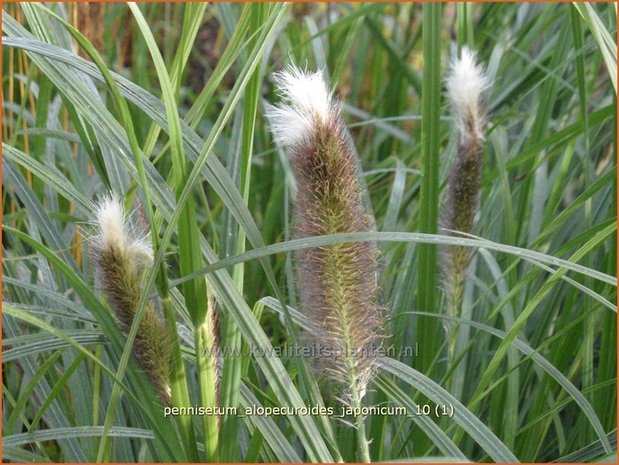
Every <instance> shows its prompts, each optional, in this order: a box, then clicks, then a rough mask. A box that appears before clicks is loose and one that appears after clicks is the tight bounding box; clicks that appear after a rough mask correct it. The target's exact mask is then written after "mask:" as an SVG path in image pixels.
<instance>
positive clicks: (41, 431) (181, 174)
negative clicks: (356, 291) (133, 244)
mask: <svg viewBox="0 0 619 465" xmlns="http://www.w3.org/2000/svg"><path fill="white" fill-rule="evenodd" d="M86 14H87V13H86V12H84V11H80V10H79V9H78V8H77V7H76V6H74V5H69V4H58V3H49V4H45V5H42V4H27V3H22V4H8V5H4V6H3V20H2V21H3V23H2V26H3V38H2V42H3V58H2V60H3V61H2V66H3V73H2V79H3V96H4V99H3V124H2V126H3V133H2V136H3V145H2V170H3V178H2V179H3V191H2V200H3V210H2V211H3V357H2V358H3V372H2V375H3V376H2V379H3V406H4V408H3V459H4V460H7V461H19V462H26V461H71V462H78V461H95V460H109V461H118V462H134V461H192V460H205V459H211V460H212V459H216V458H217V459H219V460H222V461H248V462H253V461H274V462H276V461H289V462H295V461H334V460H340V459H341V460H345V461H355V460H357V459H358V456H357V451H356V450H355V448H354V444H355V441H354V435H355V431H354V429H353V428H351V427H350V425H349V424H347V423H344V422H341V421H338V420H336V419H332V418H328V417H312V416H290V417H275V416H274V417H257V416H254V417H246V418H235V417H226V418H224V419H223V420H222V423H221V430H220V437H219V445H217V444H213V443H212V442H210V443H209V441H212V438H210V437H209V435H208V434H205V431H206V430H205V428H207V429H208V427H209V423H208V422H209V420H208V419H206V418H200V417H194V418H191V417H184V418H182V419H174V418H172V417H168V418H164V416H163V415H162V412H161V410H162V409H161V405H160V404H159V403H158V401H157V399H156V397H155V395H154V393H153V390H152V387H151V386H150V385H149V384H148V381H147V377H146V376H145V375H144V373H142V372H141V371H140V369H139V368H138V366H137V365H136V364H135V363H134V361H133V359H132V357H131V353H132V352H131V351H132V344H133V338H134V337H135V332H136V331H137V324H136V325H134V327H133V328H132V333H130V335H129V338H127V337H126V335H124V334H123V333H121V332H120V330H119V329H118V325H117V324H116V322H115V321H114V318H113V316H112V313H111V312H110V310H109V308H108V307H107V304H106V303H105V301H104V300H103V299H100V297H99V293H98V291H97V288H96V284H95V283H94V282H93V269H92V264H91V263H90V260H89V258H88V253H87V250H88V244H87V242H86V241H85V236H87V234H88V231H89V227H88V222H89V221H91V220H92V215H93V211H94V201H95V200H96V199H97V198H100V197H101V196H102V195H103V194H104V193H105V192H107V191H109V190H113V191H115V192H117V193H119V194H122V195H123V198H124V199H125V201H126V205H127V206H128V207H130V208H133V207H136V206H137V207H139V208H141V209H142V211H144V212H145V215H146V216H147V218H148V221H149V224H150V225H151V230H152V233H151V237H152V238H153V239H154V242H155V252H156V257H155V265H154V266H153V269H152V270H151V271H149V272H148V273H147V275H146V276H145V283H146V285H147V286H148V288H149V289H150V293H149V294H148V295H146V297H148V296H149V295H151V293H155V292H156V293H158V294H159V296H160V297H162V298H163V302H164V306H165V309H164V310H166V311H168V312H169V313H168V316H170V315H172V316H173V318H175V319H176V322H177V329H178V343H177V344H176V345H175V347H174V350H176V351H177V352H178V353H182V356H183V360H184V371H185V373H184V376H183V377H182V380H181V381H179V383H178V385H177V386H176V388H177V389H178V391H177V392H178V395H179V396H181V397H182V396H183V395H184V396H186V398H185V400H186V404H187V405H196V404H199V403H200V399H201V398H202V399H203V398H204V397H203V396H204V395H208V392H209V391H208V388H209V386H208V382H207V381H206V378H204V377H203V376H202V374H200V373H199V372H198V371H197V369H196V366H197V365H196V362H198V366H199V362H200V357H198V359H196V351H195V348H196V347H199V344H200V342H199V341H196V340H195V339H194V335H195V334H196V331H195V328H197V327H199V325H200V322H201V321H202V320H201V319H202V318H203V316H204V312H205V305H206V299H205V297H204V296H205V281H204V279H203V277H204V276H206V277H207V279H208V281H209V287H210V288H212V293H214V294H215V295H216V296H217V302H218V303H217V307H218V313H219V344H220V346H221V347H224V348H229V349H235V348H236V349H248V348H252V349H260V350H263V351H265V352H266V353H268V352H269V350H271V352H272V349H273V348H274V347H282V346H283V345H284V344H286V343H291V342H294V341H295V340H297V338H298V336H299V332H300V330H301V328H303V326H304V315H303V311H302V309H296V310H295V304H296V301H295V287H294V280H293V255H294V254H293V252H294V251H295V250H298V249H299V248H301V247H307V246H319V245H326V244H331V243H337V242H342V241H349V240H376V241H378V242H379V245H380V247H381V250H382V257H381V263H382V273H381V289H382V303H383V304H384V306H385V308H386V309H387V317H388V319H387V321H386V332H387V334H389V338H388V340H387V341H386V344H387V345H388V346H391V345H393V348H394V353H395V355H396V356H394V357H389V358H384V359H381V361H380V370H379V373H378V374H377V376H376V379H375V382H374V383H373V385H372V392H371V393H369V394H368V397H367V398H366V404H368V405H369V404H381V405H383V404H384V405H402V406H405V407H407V408H408V411H409V412H410V413H414V412H415V411H416V406H417V405H425V404H429V405H431V406H432V411H434V406H435V405H437V404H439V405H450V406H453V407H454V416H453V418H448V417H440V418H437V417H435V416H434V415H430V416H423V415H422V416H415V415H411V416H410V417H402V416H395V417H389V416H369V417H368V418H367V419H366V432H367V436H368V438H369V439H370V440H371V444H370V453H371V457H372V459H373V460H375V461H379V460H402V459H406V460H409V461H411V460H423V459H427V458H428V457H431V458H433V460H436V461H440V460H462V459H469V460H474V461H516V460H520V461H527V462H549V461H580V462H587V461H596V460H600V459H609V458H613V456H614V454H615V453H616V452H615V451H616V317H617V314H616V303H615V302H616V279H615V277H614V276H615V275H616V199H617V196H616V128H617V124H616V123H617V122H616V88H617V87H616V68H617V65H616V55H617V52H616V15H617V10H616V4H609V3H606V4H600V3H596V4H587V3H578V4H566V3H562V4H559V3H544V4H533V3H511V4H507V3H496V4H493V3H487V4H466V3H458V4H455V3H449V4H437V5H428V4H425V5H421V4H415V3H407V4H391V3H381V4H378V3H376V4H374V3H354V4H346V3H337V4H335V3H333V4H326V3H320V4H309V3H308V4H290V5H288V4H268V3H265V4H229V3H213V4H208V5H207V4H172V3H160V4H139V5H138V6H135V5H133V6H131V8H130V7H129V6H128V5H126V4H109V5H106V6H105V8H103V10H102V13H101V15H102V16H101V17H100V19H101V20H102V23H101V25H100V27H99V28H92V27H86V26H84V24H88V22H83V21H81V20H80V18H81V16H80V15H86ZM88 14H94V13H92V12H91V13H88ZM63 21H64V22H63ZM71 24H73V25H74V26H77V28H75V29H73V28H72V26H71ZM92 24H95V23H92ZM97 24H98V23H97ZM101 33H102V35H101ZM91 41H92V43H93V44H95V46H94V47H93V46H92V45H90V42H91ZM77 43H79V44H81V46H80V50H81V52H80V54H81V56H80V55H78V54H77V53H76V50H77V45H76V44H77ZM462 46H469V47H470V48H472V49H473V50H475V51H477V52H478V56H479V59H480V61H481V62H482V63H483V64H484V65H485V66H486V67H487V70H488V75H489V77H490V79H491V81H492V85H491V87H490V88H489V90H488V92H487V93H486V101H485V108H486V111H487V115H488V124H487V129H486V143H485V152H484V161H485V167H484V175H483V187H482V195H481V198H482V201H481V207H480V211H479V220H478V223H477V226H476V230H475V237H472V238H470V239H454V238H451V237H448V236H444V235H441V234H440V231H439V230H438V225H437V217H438V214H439V211H440V205H441V192H442V190H443V187H444V183H445V179H446V172H447V169H448V167H449V161H450V158H451V157H452V155H453V154H454V152H455V144H456V137H455V135H454V133H453V127H452V125H451V124H450V115H449V109H448V106H447V104H446V102H445V98H444V96H443V92H442V90H443V84H442V83H443V79H444V74H445V72H446V70H447V65H448V61H449V57H450V56H454V55H455V53H456V51H457V50H458V49H459V48H461V47H462ZM97 47H98V54H96V53H95V50H96V49H97ZM82 57H86V58H82ZM95 58H96V59H95ZM291 62H295V63H297V64H300V65H301V66H305V67H307V69H316V68H321V69H323V70H324V72H325V74H326V76H327V77H328V80H329V82H330V84H331V86H332V87H333V88H334V89H335V93H336V95H337V97H338V98H339V99H340V100H341V101H342V102H343V114H344V118H345V119H346V121H347V124H348V128H349V130H350V134H351V137H352V140H353V141H354V144H355V146H356V148H357V150H358V153H359V158H360V163H361V175H362V176H361V179H362V181H363V183H364V184H365V185H366V187H367V196H366V199H365V201H366V203H367V207H368V210H369V211H371V212H372V213H373V215H374V218H375V221H376V229H377V232H376V233H371V234H357V235H354V234H351V235H339V236H327V237H319V238H314V239H311V240H304V241H294V240H291V230H292V224H293V223H292V221H293V211H294V189H295V182H294V178H293V175H292V172H291V169H290V165H289V163H288V160H287V156H286V154H285V153H282V152H280V151H279V150H278V149H277V148H276V147H275V145H274V143H273V141H272V139H271V136H270V134H269V131H268V126H267V124H266V121H265V118H264V105H265V104H266V103H268V102H275V101H276V100H277V96H276V95H275V93H274V87H273V81H272V79H271V74H272V72H274V71H277V70H279V69H281V68H283V67H285V66H286V65H287V64H289V63H291ZM424 95H425V97H424ZM453 243H462V244H465V245H469V246H471V247H472V248H474V250H476V255H475V259H474V262H473V267H472V272H471V274H470V276H469V279H468V280H467V285H466V289H465V298H464V301H465V302H464V307H463V313H462V317H461V319H460V320H458V321H460V328H461V329H460V338H459V341H458V354H459V357H458V358H457V359H456V360H455V361H454V362H453V363H449V364H448V363H446V340H445V332H444V329H443V321H444V320H445V314H444V312H443V310H442V308H443V302H442V295H441V291H440V277H439V276H438V274H437V267H438V263H437V255H436V250H437V244H453ZM196 250H200V253H196ZM205 267H206V268H205ZM187 276H190V278H187ZM181 278H183V279H181ZM146 297H145V298H146ZM166 299H167V300H166ZM282 302H284V303H286V304H287V305H289V306H290V307H289V308H287V309H286V311H284V310H282V305H281V303H282ZM142 307H143V304H142ZM196 344H198V345H196ZM417 346H418V347H419V356H416V355H413V356H398V354H400V353H401V349H402V348H406V347H417ZM221 363H222V364H223V366H222V372H221V373H222V378H221V380H220V384H219V390H218V393H219V402H220V403H221V405H233V406H236V405H243V406H248V405H252V404H260V405H263V406H302V405H315V404H320V403H325V404H326V405H337V404H336V403H335V401H334V400H333V397H332V396H331V395H330V394H331V393H330V386H329V383H328V382H325V381H324V380H322V379H320V377H318V379H316V377H314V376H313V375H312V374H311V373H310V371H309V367H308V366H307V364H306V363H300V362H299V361H298V360H291V359H287V358H281V359H280V358H278V357H276V356H273V355H271V356H266V357H255V358H254V357H251V356H249V355H245V356H244V357H241V358H239V357H228V358H226V359H225V360H222V361H221ZM177 368H178V369H179V370H180V368H181V367H177ZM178 373H180V371H179V372H178ZM211 387H212V386H211ZM201 395H202V397H201ZM211 421H212V419H211Z"/></svg>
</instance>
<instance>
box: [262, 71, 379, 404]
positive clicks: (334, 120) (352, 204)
mask: <svg viewBox="0 0 619 465" xmlns="http://www.w3.org/2000/svg"><path fill="white" fill-rule="evenodd" d="M276 81H277V84H278V87H279V91H280V94H281V96H282V98H283V100H284V101H285V104H284V105H281V106H279V107H270V108H269V110H268V113H267V116H268V117H269V119H270V122H271V128H272V131H273V134H274V136H275V139H276V141H277V142H278V143H279V144H280V145H282V146H284V147H286V148H288V150H289V152H290V154H291V157H292V165H293V168H294V173H295V177H296V181H297V189H298V190H297V198H296V229H295V236H296V237H297V238H304V237H312V236H322V235H328V234H336V233H350V232H366V231H370V221H369V217H368V214H367V212H366V211H365V209H364V208H363V205H362V203H361V194H362V191H361V187H360V185H359V181H358V177H357V160H356V158H355V154H354V152H353V150H352V147H351V142H350V140H349V139H348V138H347V135H346V131H345V126H344V122H343V121H342V118H341V115H340V108H339V106H338V105H337V104H335V103H334V102H333V100H332V97H331V95H330V94H329V91H328V89H327V86H326V84H325V82H324V79H323V77H322V73H320V72H316V73H307V72H304V71H301V70H299V69H297V68H289V69H288V70H286V71H283V72H281V73H279V74H277V75H276ZM377 256H378V250H377V247H376V244H375V243H372V242H357V243H345V244H337V245H330V246H325V247H316V248H311V249H305V250H301V251H299V252H297V254H296V278H297V288H298V291H299V301H300V309H301V311H302V312H304V313H305V314H306V316H307V317H308V320H309V321H310V325H311V328H312V331H311V338H312V339H311V341H310V342H311V343H312V344H313V346H314V347H315V348H316V349H317V351H318V355H319V356H322V357H321V360H320V361H321V362H324V363H323V365H324V367H323V368H324V371H325V373H326V374H327V375H328V376H329V377H330V378H331V379H333V380H335V381H337V382H338V383H341V385H342V386H343V388H344V392H343V400H344V402H347V403H350V404H358V403H360V401H361V399H362V398H363V396H364V394H365V391H366V387H367V384H368V382H369V380H370V378H371V376H372V372H373V370H374V360H375V357H374V354H373V351H374V350H375V349H376V348H377V347H378V346H379V344H380V341H381V337H380V332H381V329H382V314H381V309H380V308H379V306H378V305H377V303H376V302H377V294H378V285H377Z"/></svg>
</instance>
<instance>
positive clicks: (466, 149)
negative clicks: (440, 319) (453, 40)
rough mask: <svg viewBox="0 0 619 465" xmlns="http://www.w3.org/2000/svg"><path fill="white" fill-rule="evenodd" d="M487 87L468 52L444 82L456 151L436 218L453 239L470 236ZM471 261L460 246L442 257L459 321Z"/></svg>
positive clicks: (451, 342)
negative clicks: (443, 198) (456, 144)
mask: <svg viewBox="0 0 619 465" xmlns="http://www.w3.org/2000/svg"><path fill="white" fill-rule="evenodd" d="M487 86H488V80H487V77H486V75H485V74H484V71H483V69H482V68H481V67H480V66H478V65H476V63H475V55H474V54H473V53H472V52H470V51H469V50H468V49H466V48H465V49H463V50H462V57H461V58H460V59H458V60H455V61H454V62H453V63H452V66H451V72H450V74H449V75H448V77H447V93H448V96H449V100H450V102H451V106H452V111H453V115H454V120H455V123H456V127H457V130H458V135H459V140H458V151H457V154H456V159H455V160H454V163H453V165H452V167H451V170H450V172H449V183H448V187H447V196H446V199H445V202H444V204H443V211H442V213H441V223H442V227H443V228H444V229H445V230H446V233H447V234H449V235H452V236H455V235H457V233H458V232H463V233H471V232H472V230H473V226H474V225H475V214H476V213H477V208H478V204H479V193H480V189H481V176H482V167H483V160H482V155H483V146H482V144H483V140H484V137H483V124H484V121H483V117H482V114H481V111H480V98H481V93H482V92H483V90H484V89H485V88H486V87H487ZM470 261H471V252H470V250H469V249H468V248H467V247H463V246H447V247H444V248H443V250H442V252H441V268H442V275H443V288H444V291H445V296H446V299H447V308H448V313H449V314H450V315H451V316H459V314H460V306H461V301H462V292H463V289H464V279H465V277H466V273H467V269H468V266H469V263H470ZM447 329H448V333H450V334H449V338H448V339H449V353H450V358H451V357H452V356H453V355H454V354H453V352H454V350H455V338H456V335H455V333H454V327H453V324H448V325H447Z"/></svg>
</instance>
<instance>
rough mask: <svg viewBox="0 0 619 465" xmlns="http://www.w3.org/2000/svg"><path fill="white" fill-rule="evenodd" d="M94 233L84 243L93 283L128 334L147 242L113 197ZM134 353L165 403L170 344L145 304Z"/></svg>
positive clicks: (147, 257)
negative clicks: (89, 257)
mask: <svg viewBox="0 0 619 465" xmlns="http://www.w3.org/2000/svg"><path fill="white" fill-rule="evenodd" d="M95 220H96V227H97V234H96V235H94V236H93V237H91V239H90V255H91V257H92V260H93V263H94V264H95V282H96V285H97V286H98V287H99V288H100V289H101V291H102V292H103V294H104V295H105V297H106V298H107V301H108V303H109V305H110V307H111V308H112V309H113V310H114V313H115V314H116V317H117V318H118V321H119V322H120V326H121V328H122V330H123V331H124V332H125V333H128V332H129V330H130V328H131V324H132V323H133V320H134V318H135V314H136V311H137V307H138V303H139V301H140V298H141V296H142V294H143V292H144V291H143V289H142V286H141V277H142V273H143V271H144V268H145V266H147V265H149V264H150V263H152V261H153V256H152V249H151V246H150V242H149V240H148V238H147V237H146V236H145V235H144V234H140V233H138V230H137V228H135V227H132V225H131V224H130V222H129V221H128V218H126V217H125V214H124V210H123V206H122V203H121V202H120V201H119V200H118V199H117V198H116V197H114V196H108V197H105V198H103V200H102V201H101V202H100V203H99V205H98V207H97V212H96V218H95ZM134 353H135V356H136V358H137V360H138V362H139V363H140V366H141V367H142V369H143V370H144V371H145V372H146V373H147V375H148V377H149V378H150V380H151V382H152V384H153V385H154V386H155V389H156V390H157V393H158V394H159V396H160V398H161V399H162V401H163V402H164V403H166V404H169V403H170V389H169V386H168V378H169V374H170V356H171V354H170V344H169V343H168V332H167V329H166V326H165V323H164V321H163V319H162V318H161V317H160V316H159V314H158V313H157V311H156V310H155V308H154V307H153V303H152V302H148V303H147V304H146V309H145V314H144V316H143V317H142V320H141V322H140V327H139V329H138V332H137V335H136V338H135V343H134Z"/></svg>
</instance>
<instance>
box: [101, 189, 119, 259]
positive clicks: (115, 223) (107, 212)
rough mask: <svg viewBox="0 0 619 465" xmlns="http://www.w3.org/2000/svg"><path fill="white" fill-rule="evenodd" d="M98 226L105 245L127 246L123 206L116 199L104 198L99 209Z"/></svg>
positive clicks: (111, 197) (112, 197)
mask: <svg viewBox="0 0 619 465" xmlns="http://www.w3.org/2000/svg"><path fill="white" fill-rule="evenodd" d="M97 224H98V226H99V230H100V234H101V241H102V242H103V243H104V244H108V245H113V246H116V247H119V248H122V247H124V246H125V215H124V210H123V206H122V204H121V202H120V201H119V200H118V199H117V198H116V197H114V196H106V197H104V198H103V200H102V201H101V203H100V204H99V206H98V208H97Z"/></svg>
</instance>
